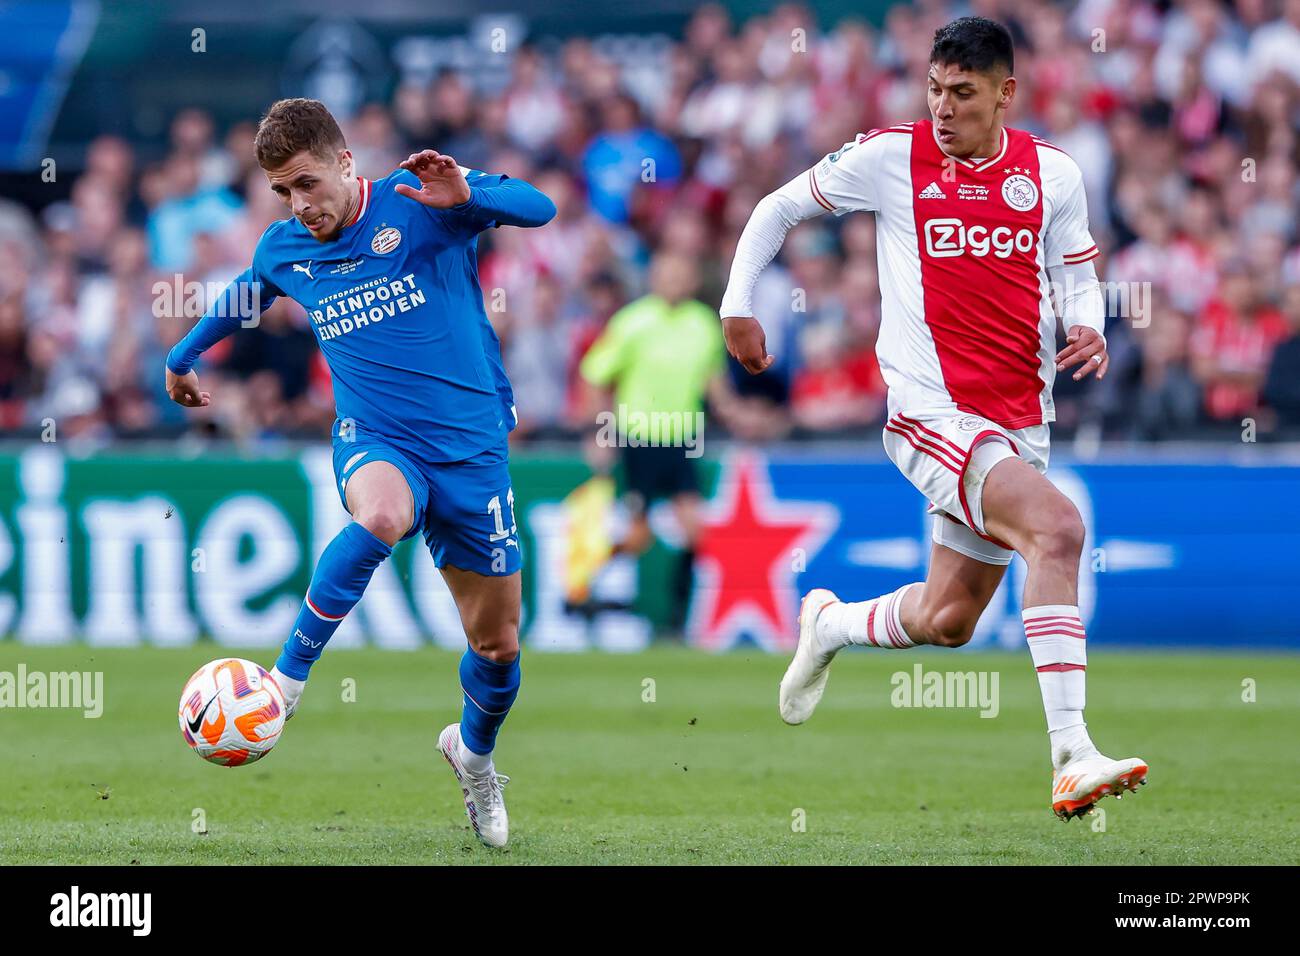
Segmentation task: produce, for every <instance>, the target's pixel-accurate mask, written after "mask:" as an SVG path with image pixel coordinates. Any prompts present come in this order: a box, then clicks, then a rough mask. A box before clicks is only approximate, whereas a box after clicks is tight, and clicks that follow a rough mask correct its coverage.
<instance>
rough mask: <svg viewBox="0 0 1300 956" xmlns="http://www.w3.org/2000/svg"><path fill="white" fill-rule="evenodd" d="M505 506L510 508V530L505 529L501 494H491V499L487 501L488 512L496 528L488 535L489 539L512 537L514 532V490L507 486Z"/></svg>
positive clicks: (500, 539)
mask: <svg viewBox="0 0 1300 956" xmlns="http://www.w3.org/2000/svg"><path fill="white" fill-rule="evenodd" d="M506 507H507V508H509V509H510V530H509V531H507V530H506V526H505V521H504V520H503V516H502V514H501V496H500V495H493V496H492V500H491V501H489V502H488V505H487V510H488V514H490V515H491V516H492V520H494V521H495V522H496V525H497V529H496V531H494V532H493V533H492V534H490V535H489V536H488V540H489V541H502V540H504V539H505V538H510V537H513V536H514V534H515V527H516V526H515V490H514V489H513V488H509V489H507V490H506Z"/></svg>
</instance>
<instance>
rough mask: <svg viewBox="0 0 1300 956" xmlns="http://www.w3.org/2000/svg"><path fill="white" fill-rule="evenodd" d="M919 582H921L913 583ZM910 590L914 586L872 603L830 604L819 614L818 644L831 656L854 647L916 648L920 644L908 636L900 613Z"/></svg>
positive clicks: (902, 588) (909, 585)
mask: <svg viewBox="0 0 1300 956" xmlns="http://www.w3.org/2000/svg"><path fill="white" fill-rule="evenodd" d="M917 583H919V582H915V581H914V582H913V584H917ZM910 587H912V584H904V585H903V586H902V587H901V588H899V589H898V590H897V591H893V592H891V593H889V594H883V595H881V596H880V597H878V598H873V599H872V600H870V601H858V602H857V603H854V604H845V603H844V602H843V601H836V602H835V603H834V604H828V605H826V606H825V607H824V608H822V610H821V613H820V614H818V615H817V624H816V626H815V630H816V633H817V642H818V643H819V644H820V645H821V646H822V649H823V650H825V651H829V652H831V653H834V652H835V651H838V650H839V649H840V648H842V647H848V646H849V645H850V644H862V645H865V646H867V647H915V646H916V642H915V641H913V640H912V639H911V638H910V637H908V635H907V631H906V630H905V629H904V628H903V622H902V619H901V616H900V613H899V608H900V607H901V606H902V603H903V595H904V594H906V593H907V589H908V588H910Z"/></svg>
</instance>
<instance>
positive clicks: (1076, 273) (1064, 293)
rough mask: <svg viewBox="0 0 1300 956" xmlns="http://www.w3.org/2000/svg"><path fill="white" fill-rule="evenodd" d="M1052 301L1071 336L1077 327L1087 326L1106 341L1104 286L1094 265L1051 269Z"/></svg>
mask: <svg viewBox="0 0 1300 956" xmlns="http://www.w3.org/2000/svg"><path fill="white" fill-rule="evenodd" d="M1047 276H1048V278H1049V279H1051V280H1052V292H1053V298H1055V299H1056V307H1057V310H1058V311H1059V313H1060V316H1061V325H1063V326H1064V327H1065V331H1066V332H1067V333H1068V332H1069V331H1070V329H1071V328H1073V327H1074V326H1076V325H1082V326H1086V327H1087V328H1090V329H1092V330H1093V331H1094V332H1096V333H1097V334H1098V335H1100V336H1101V338H1102V341H1103V342H1104V341H1105V339H1106V331H1105V329H1106V305H1105V303H1104V302H1103V301H1102V298H1101V284H1100V283H1099V282H1098V281H1097V270H1096V269H1094V268H1093V267H1092V262H1091V261H1086V262H1079V263H1076V264H1074V265H1065V264H1064V263H1062V264H1061V265H1055V266H1048V268H1047Z"/></svg>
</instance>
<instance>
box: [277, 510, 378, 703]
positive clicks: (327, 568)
mask: <svg viewBox="0 0 1300 956" xmlns="http://www.w3.org/2000/svg"><path fill="white" fill-rule="evenodd" d="M392 553H393V549H392V548H390V547H389V546H388V545H386V544H384V542H382V541H380V540H379V539H378V538H376V537H375V536H374V535H373V534H371V533H370V532H369V531H367V530H366V529H365V528H363V527H362V526H361V525H359V524H357V523H356V522H355V521H354V522H352V523H351V524H349V525H348V526H347V527H346V528H344V529H343V530H342V531H340V532H339V533H338V534H337V535H335V537H334V540H333V541H331V542H330V543H329V544H328V545H326V546H325V550H324V551H323V552H321V556H320V560H319V561H317V562H316V570H315V572H314V573H313V574H312V576H311V585H310V586H309V587H308V588H307V596H306V597H305V598H303V602H302V608H301V610H299V611H298V619H297V620H296V621H294V622H293V635H292V636H291V637H290V638H289V639H288V640H287V641H285V642H284V649H283V650H282V651H281V652H280V659H279V660H277V661H276V662H275V666H276V667H278V668H280V672H281V673H283V674H287V675H288V676H290V677H292V678H294V679H295V680H306V679H307V672H308V671H309V670H311V665H312V664H315V663H316V661H317V659H318V658H319V657H320V655H321V651H323V650H324V649H325V644H326V642H328V641H329V639H330V638H331V637H333V636H334V632H335V631H336V630H338V626H339V625H340V624H341V623H343V619H344V618H345V617H347V615H348V611H350V610H352V608H353V607H354V606H355V605H356V603H357V602H358V601H360V600H361V595H362V594H364V593H365V590H366V585H367V584H369V583H370V576H371V575H372V574H374V573H375V568H377V567H379V564H380V562H382V561H383V560H384V558H386V557H388V556H389V555H390V554H392Z"/></svg>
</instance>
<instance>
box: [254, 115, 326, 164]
mask: <svg viewBox="0 0 1300 956" xmlns="http://www.w3.org/2000/svg"><path fill="white" fill-rule="evenodd" d="M347 145H348V144H347V142H346V141H345V140H344V138H343V131H342V130H341V129H339V124H338V123H337V122H335V120H334V117H333V116H331V115H330V111H329V110H327V109H326V108H325V104H324V103H322V102H321V101H320V100H308V99H303V98H301V97H299V98H296V99H291V100H276V101H275V102H274V103H272V104H271V108H270V109H269V110H267V111H266V115H265V116H263V117H262V122H261V123H259V124H258V126H257V135H256V136H255V137H254V138H253V148H254V149H255V150H256V152H257V164H258V165H259V166H261V167H262V168H263V169H278V168H280V167H281V166H283V165H284V164H285V163H287V162H288V161H289V159H290V158H291V157H292V156H294V154H296V153H300V152H302V151H303V150H307V151H308V152H310V153H312V154H313V155H315V156H319V157H320V158H322V159H333V158H334V156H335V155H336V154H337V153H338V151H339V150H341V149H347Z"/></svg>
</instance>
